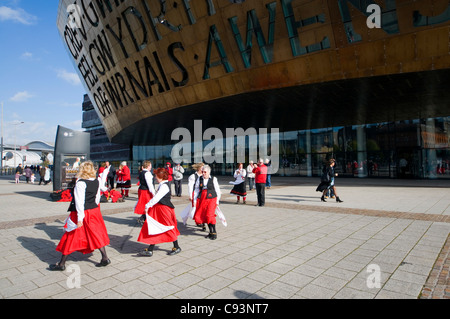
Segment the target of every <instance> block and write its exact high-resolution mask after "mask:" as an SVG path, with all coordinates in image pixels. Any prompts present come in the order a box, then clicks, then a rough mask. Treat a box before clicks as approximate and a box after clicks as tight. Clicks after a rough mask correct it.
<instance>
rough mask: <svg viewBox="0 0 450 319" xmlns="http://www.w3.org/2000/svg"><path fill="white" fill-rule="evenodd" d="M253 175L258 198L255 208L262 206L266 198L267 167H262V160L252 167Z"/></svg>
mask: <svg viewBox="0 0 450 319" xmlns="http://www.w3.org/2000/svg"><path fill="white" fill-rule="evenodd" d="M253 173H254V174H255V185H256V195H257V197H258V204H257V205H256V206H264V204H265V197H266V194H265V193H266V181H267V166H266V165H264V161H263V160H262V158H260V159H259V161H258V164H254V165H253Z"/></svg>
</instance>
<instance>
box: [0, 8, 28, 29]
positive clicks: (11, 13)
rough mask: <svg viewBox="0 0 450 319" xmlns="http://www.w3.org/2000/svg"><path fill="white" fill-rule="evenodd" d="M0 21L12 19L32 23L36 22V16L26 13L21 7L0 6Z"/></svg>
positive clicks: (22, 22)
mask: <svg viewBox="0 0 450 319" xmlns="http://www.w3.org/2000/svg"><path fill="white" fill-rule="evenodd" d="M0 21H14V22H17V23H21V24H25V25H32V24H34V23H36V21H37V17H35V16H33V15H31V14H29V13H27V12H26V11H25V10H23V9H21V8H18V9H11V8H9V7H5V6H2V7H0Z"/></svg>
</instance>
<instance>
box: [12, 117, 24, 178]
mask: <svg viewBox="0 0 450 319" xmlns="http://www.w3.org/2000/svg"><path fill="white" fill-rule="evenodd" d="M23 123H24V122H19V123H16V124H13V125H14V169H16V167H17V166H16V155H17V153H16V152H17V151H16V148H17V143H16V140H17V136H16V127H17V125H20V124H23Z"/></svg>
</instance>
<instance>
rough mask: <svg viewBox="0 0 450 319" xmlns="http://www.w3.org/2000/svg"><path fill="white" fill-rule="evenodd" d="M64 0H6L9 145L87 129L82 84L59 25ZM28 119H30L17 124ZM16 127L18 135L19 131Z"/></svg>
mask: <svg viewBox="0 0 450 319" xmlns="http://www.w3.org/2000/svg"><path fill="white" fill-rule="evenodd" d="M58 3H59V1H58V0H39V1H37V0H0V103H1V102H3V104H4V107H3V140H4V143H5V144H14V135H15V137H16V141H17V145H25V144H27V143H29V142H31V141H36V140H40V141H45V142H50V143H54V141H55V134H56V129H57V126H58V125H62V126H65V127H68V128H71V129H74V130H79V131H82V130H83V129H82V128H81V119H82V113H81V104H82V101H83V95H84V94H85V92H86V91H85V89H84V87H83V85H82V84H81V82H80V80H79V78H78V76H77V74H76V73H75V69H74V67H73V64H72V62H71V60H70V58H69V55H68V53H67V51H66V49H65V48H64V46H63V42H62V40H61V38H60V36H59V33H58V29H57V27H56V18H57V10H58ZM20 122H24V124H20V125H15V124H17V123H20ZM14 131H15V134H14Z"/></svg>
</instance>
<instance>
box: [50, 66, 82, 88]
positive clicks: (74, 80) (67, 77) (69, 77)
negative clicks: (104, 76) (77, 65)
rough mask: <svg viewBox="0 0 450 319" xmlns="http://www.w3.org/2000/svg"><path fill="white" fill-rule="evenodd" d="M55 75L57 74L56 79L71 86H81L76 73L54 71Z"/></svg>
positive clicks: (61, 70)
mask: <svg viewBox="0 0 450 319" xmlns="http://www.w3.org/2000/svg"><path fill="white" fill-rule="evenodd" d="M56 74H57V76H58V78H60V79H62V80H64V81H66V82H68V83H70V84H72V85H80V84H81V81H80V78H79V77H78V75H77V74H76V73H71V72H68V71H66V70H64V69H59V70H56Z"/></svg>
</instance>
